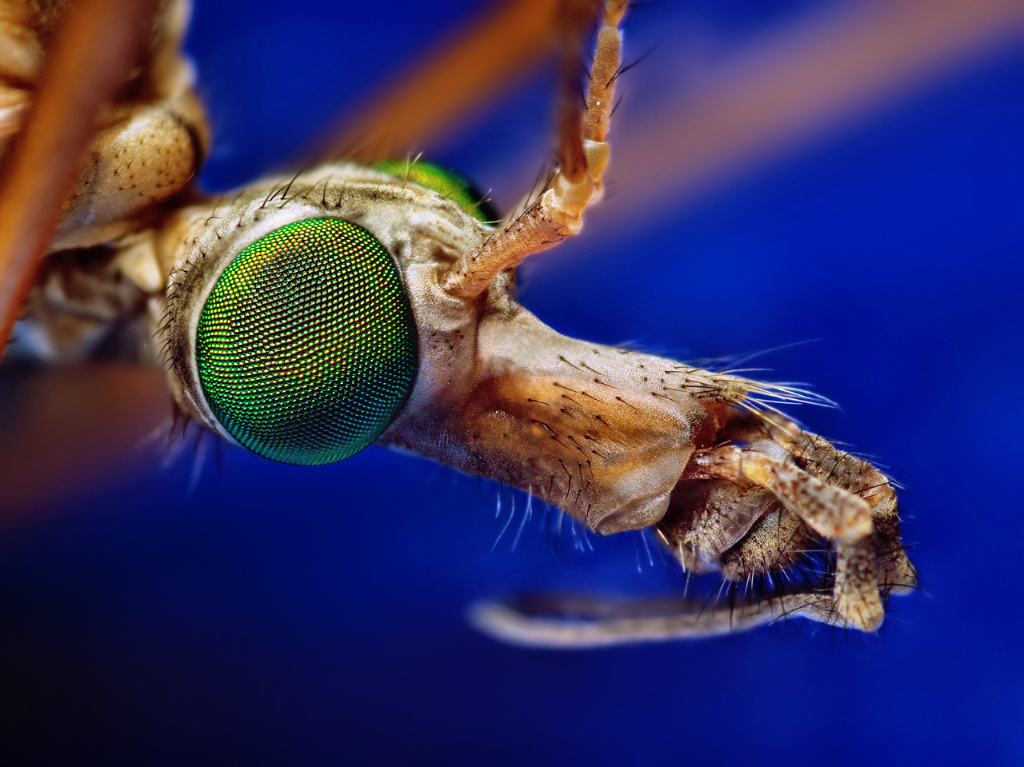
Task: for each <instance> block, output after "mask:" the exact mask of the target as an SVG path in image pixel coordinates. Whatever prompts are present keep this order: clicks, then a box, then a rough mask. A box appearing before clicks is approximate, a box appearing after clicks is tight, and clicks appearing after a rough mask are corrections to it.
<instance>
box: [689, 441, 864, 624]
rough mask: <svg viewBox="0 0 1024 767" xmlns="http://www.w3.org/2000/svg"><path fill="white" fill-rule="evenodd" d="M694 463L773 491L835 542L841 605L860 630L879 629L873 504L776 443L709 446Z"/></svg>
mask: <svg viewBox="0 0 1024 767" xmlns="http://www.w3.org/2000/svg"><path fill="white" fill-rule="evenodd" d="M762 451H763V452H762ZM694 464H695V465H696V466H697V467H698V469H697V472H699V475H698V476H703V477H705V478H709V479H711V478H714V479H731V480H734V481H741V482H749V483H751V484H753V485H755V486H757V487H763V488H765V489H766V490H770V491H771V492H772V494H773V495H775V497H776V498H778V499H779V500H780V501H782V504H783V505H784V506H785V507H786V508H787V509H788V510H789V511H791V512H792V513H793V514H796V515H797V516H798V517H799V518H800V519H802V520H803V521H804V523H805V524H806V525H807V526H808V527H810V528H811V529H812V530H814V531H815V532H816V533H818V534H819V535H821V536H823V537H825V538H829V539H832V540H834V541H835V542H836V549H837V552H838V557H837V564H836V582H835V587H834V598H835V602H836V608H837V609H838V611H839V613H840V615H842V616H843V618H845V619H846V620H847V621H849V622H850V623H851V624H852V625H853V626H855V627H856V628H859V629H862V630H864V631H874V630H875V629H876V628H878V626H879V625H880V624H881V622H882V618H883V617H884V611H883V608H882V599H881V595H880V594H879V588H878V580H877V578H876V574H875V550H874V548H873V546H872V532H873V527H872V522H871V506H870V505H869V504H868V502H867V501H866V500H864V499H863V498H861V497H860V496H858V495H855V494H854V493H851V492H849V491H848V490H845V489H843V488H840V487H836V486H833V485H829V484H827V483H826V482H825V481H824V480H822V479H820V478H819V477H815V476H813V475H811V474H810V473H808V472H806V471H804V470H803V469H801V468H800V467H798V466H797V465H796V463H795V462H794V461H793V459H792V457H791V456H790V455H789V454H788V453H786V452H785V450H784V449H783V448H782V447H781V446H780V445H778V443H776V442H772V441H766V442H764V443H754V445H752V446H751V447H750V448H739V447H723V448H715V449H712V450H706V451H703V452H701V453H699V454H698V455H696V456H694ZM694 478H697V477H696V476H695V477H694Z"/></svg>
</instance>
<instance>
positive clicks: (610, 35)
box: [443, 0, 627, 297]
mask: <svg viewBox="0 0 1024 767" xmlns="http://www.w3.org/2000/svg"><path fill="white" fill-rule="evenodd" d="M626 5H627V2H626V0H606V2H605V3H604V11H603V18H602V26H601V29H600V31H599V33H598V37H597V48H596V51H595V54H594V63H593V67H592V72H591V78H590V85H589V88H588V94H587V102H586V109H585V111H584V110H582V109H581V108H580V106H579V105H578V104H577V103H575V98H574V93H573V82H574V76H573V72H574V69H575V67H576V65H577V61H576V56H575V46H571V45H567V46H566V48H565V53H564V58H563V66H562V69H563V78H564V84H563V94H562V110H561V117H560V120H559V122H560V128H559V144H560V147H559V154H560V163H559V168H558V170H557V171H556V172H555V175H554V177H553V178H552V180H551V182H550V184H549V186H548V188H547V190H546V191H545V192H544V193H543V194H541V196H540V198H539V199H538V200H537V201H536V202H535V203H533V204H532V205H531V206H530V207H529V208H527V209H526V211H524V212H523V213H522V214H521V215H519V216H517V217H515V218H514V219H512V220H511V221H509V222H507V223H506V224H505V226H504V227H503V228H502V229H501V230H499V231H498V232H496V233H495V234H494V235H493V236H492V237H490V238H489V239H488V240H487V241H486V242H485V243H484V244H483V245H481V246H480V247H479V248H476V249H475V250H473V251H471V252H469V253H467V254H466V255H465V256H464V257H463V258H462V259H461V261H460V263H459V264H458V265H457V267H456V268H455V269H454V270H453V271H452V272H451V273H450V274H449V275H448V277H447V278H446V280H445V282H444V283H443V284H444V288H445V290H447V291H448V292H450V293H452V294H454V295H458V296H465V297H471V296H476V295H479V294H480V293H482V292H483V291H484V289H486V288H487V286H488V285H489V284H490V283H491V281H492V280H493V279H494V278H495V277H496V276H497V275H498V274H500V273H501V272H503V271H505V270H506V269H511V268H513V267H515V266H516V265H517V264H519V263H520V262H521V261H522V260H523V259H524V258H526V257H527V256H528V255H530V254H532V253H537V252H539V251H541V250H544V249H546V248H549V247H551V246H552V245H555V244H557V243H558V242H560V241H561V240H563V239H565V238H566V237H571V236H572V235H574V234H576V233H577V232H578V231H579V229H580V227H581V225H582V223H583V212H584V211H585V210H586V208H587V207H588V206H589V205H591V204H592V203H593V202H595V201H596V200H597V199H598V197H599V196H600V189H601V179H602V176H603V174H604V171H605V168H606V167H607V165H608V144H607V142H606V141H605V138H606V136H607V133H608V123H609V120H610V118H611V112H612V107H613V101H614V95H615V80H616V75H617V74H618V72H619V68H620V67H621V65H622V33H621V31H620V30H619V24H620V23H621V21H622V16H623V14H624V13H625V11H626ZM566 6H567V9H568V10H567V14H566V15H567V17H568V21H567V22H566V25H567V27H569V28H570V30H571V31H572V32H573V34H572V35H570V38H571V39H576V38H577V37H578V36H581V35H582V33H583V32H584V31H585V30H586V27H587V19H588V16H589V14H584V13H582V12H581V8H582V6H577V5H574V4H572V3H567V4H566Z"/></svg>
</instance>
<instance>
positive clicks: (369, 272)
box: [195, 218, 418, 465]
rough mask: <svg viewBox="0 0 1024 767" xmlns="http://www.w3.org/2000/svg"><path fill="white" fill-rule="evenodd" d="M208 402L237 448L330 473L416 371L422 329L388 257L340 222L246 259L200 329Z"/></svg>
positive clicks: (280, 237) (395, 406)
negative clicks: (332, 465) (330, 465)
mask: <svg viewBox="0 0 1024 767" xmlns="http://www.w3.org/2000/svg"><path fill="white" fill-rule="evenodd" d="M195 350H196V364H197V369H198V373H199V381H200V385H201V387H202V390H203V393H204V394H205V396H206V399H207V401H208V403H209V405H210V408H211V410H212V411H213V414H214V415H215V416H216V418H217V420H218V421H219V422H220V424H221V426H223V427H224V429H225V430H226V431H227V432H228V433H229V434H231V436H232V437H234V438H235V439H236V440H237V441H238V442H239V443H240V444H242V445H244V446H245V447H247V448H248V449H249V450H252V451H253V452H254V453H257V454H258V455H261V456H263V457H265V458H270V459H272V460H275V461H281V462H283V463H292V464H303V465H318V464H325V463H333V462H335V461H340V460H342V459H344V458H348V457H349V456H351V455H353V454H355V453H357V452H359V451H360V450H362V449H363V448H364V447H366V446H367V445H369V444H370V443H371V442H373V441H374V440H375V439H377V437H379V436H380V435H381V433H382V432H383V431H384V430H385V429H386V428H387V427H388V424H390V423H391V421H393V420H394V418H395V417H396V416H397V415H398V413H399V411H400V410H401V409H402V406H403V405H404V404H405V401H406V399H407V398H408V396H409V393H410V392H411V390H412V387H413V383H414V381H415V379H416V371H417V356H418V355H417V339H416V323H415V321H414V319H413V316H412V309H411V308H410V306H409V301H408V299H407V298H406V295H405V290H404V288H403V286H402V281H401V278H400V276H399V273H398V269H397V268H396V266H395V264H394V262H393V260H392V258H391V255H390V254H389V253H388V251H387V250H386V249H385V248H384V246H383V245H381V243H380V242H378V240H377V239H376V238H375V237H374V236H373V235H372V234H370V233H369V232H368V231H366V230H365V229H363V228H362V227H360V226H357V225H356V224H353V223H350V222H348V221H342V220H338V219H326V218H320V219H309V220H305V221H297V222H294V223H291V224H288V225H286V226H282V227H281V228H280V229H276V230H274V231H273V232H271V233H270V234H267V235H265V236H264V237H262V238H260V239H259V240H257V241H256V242H254V243H253V244H252V245H249V246H248V247H247V248H245V249H244V250H242V251H241V252H240V253H239V254H238V255H237V256H236V257H235V258H234V260H233V261H232V262H231V263H230V264H229V265H228V266H227V268H226V269H225V270H224V272H223V273H222V274H221V275H220V277H219V278H218V279H217V282H216V284H215V285H214V287H213V289H212V291H211V292H210V294H209V297H208V298H207V299H206V303H205V304H204V306H203V309H202V312H201V313H200V315H199V322H198V326H197V329H196V339H195Z"/></svg>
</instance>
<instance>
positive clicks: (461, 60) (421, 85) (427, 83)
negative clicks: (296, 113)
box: [314, 0, 559, 162]
mask: <svg viewBox="0 0 1024 767" xmlns="http://www.w3.org/2000/svg"><path fill="white" fill-rule="evenodd" d="M558 5H559V0H506V2H503V3H501V4H499V5H497V6H496V7H495V8H494V9H493V10H491V11H489V12H488V13H486V14H484V15H483V16H481V17H480V18H479V19H477V20H475V21H474V22H472V23H471V24H470V25H469V26H468V27H466V28H465V29H463V30H461V31H460V32H459V33H457V34H456V35H455V36H454V38H452V39H449V40H446V41H445V42H444V43H443V44H441V45H439V46H436V47H435V48H434V49H433V50H432V51H431V52H430V53H429V54H427V56H426V57H424V59H422V60H420V61H419V62H417V63H415V64H411V65H410V66H408V67H407V68H406V70H405V71H406V72H407V73H408V74H407V76H406V77H405V78H403V79H402V80H400V81H398V82H396V83H393V84H392V85H390V86H385V88H384V91H385V92H384V94H383V95H382V96H380V97H378V98H376V99H375V100H374V101H373V102H371V103H370V104H368V105H366V106H365V107H363V108H362V109H361V110H357V112H356V114H357V115H358V118H357V119H356V121H355V122H354V123H350V124H348V125H347V126H346V129H345V130H344V132H342V133H341V135H340V136H339V137H337V138H335V139H333V140H332V141H331V142H330V143H329V145H328V146H327V148H326V149H322V150H320V151H317V152H315V153H314V154H315V158H316V160H317V161H320V160H330V159H352V160H358V161H361V162H372V161H374V160H379V159H382V158H385V157H396V156H400V155H404V154H406V153H408V152H411V151H417V150H420V149H422V148H423V146H424V144H426V143H427V142H428V141H430V140H431V139H432V138H434V137H435V136H437V135H438V134H439V133H442V132H443V131H444V130H446V129H447V128H449V127H450V126H452V125H456V124H458V123H459V122H460V121H461V120H462V119H463V118H464V117H465V115H466V114H467V113H468V112H470V111H472V110H473V109H475V108H476V107H477V106H478V105H479V104H480V103H482V102H484V101H486V100H488V99H491V98H493V97H494V96H495V95H497V94H499V93H500V92H501V90H502V87H503V86H505V85H506V84H508V83H511V82H513V81H515V80H516V79H517V78H519V77H521V76H523V75H524V74H526V73H527V72H528V71H529V70H530V69H532V68H534V67H536V66H537V65H538V64H539V63H541V62H542V61H543V60H544V58H545V57H546V56H547V55H549V54H551V53H553V52H554V50H555V46H556V43H557V42H558V36H557V34H556V33H557V32H558V28H557V26H556V25H555V24H554V16H555V12H556V9H557V7H558Z"/></svg>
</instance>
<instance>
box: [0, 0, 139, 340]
mask: <svg viewBox="0 0 1024 767" xmlns="http://www.w3.org/2000/svg"><path fill="white" fill-rule="evenodd" d="M158 2H159V0H82V1H81V2H80V3H78V4H77V5H73V6H72V7H71V8H70V10H69V11H68V15H67V17H66V18H65V19H64V21H63V23H62V25H61V28H60V30H59V32H58V34H57V38H56V41H55V42H54V45H53V49H52V51H51V53H50V56H49V58H48V59H47V62H46V65H45V69H44V70H43V74H42V78H41V81H40V85H39V88H38V90H37V92H36V96H35V98H36V102H35V104H34V105H33V106H32V108H31V111H30V113H29V117H28V119H27V121H26V122H25V126H24V129H23V130H22V133H21V135H20V136H19V137H18V139H17V140H16V144H15V146H14V150H13V152H12V154H11V157H10V158H5V159H9V161H8V162H6V163H5V166H4V168H3V183H2V184H0V355H2V354H3V350H4V348H5V347H6V346H7V339H8V338H9V336H10V333H11V329H12V328H13V327H14V323H15V321H16V320H17V317H18V312H19V309H20V306H21V303H22V301H23V300H24V297H25V294H26V293H27V292H28V289H29V287H30V285H31V284H32V279H33V276H34V275H35V273H36V268H35V267H36V264H37V263H38V262H39V259H40V258H41V257H42V256H43V253H44V251H45V248H46V244H47V242H49V240H50V236H51V234H52V233H53V230H54V227H55V226H56V225H57V220H58V218H59V216H60V209H61V203H62V202H63V201H64V198H65V196H66V195H67V193H68V190H69V189H70V187H71V184H72V182H73V181H74V178H75V174H76V173H77V171H78V169H79V165H80V157H81V155H82V152H83V150H84V149H85V146H86V143H87V142H88V140H89V139H90V137H91V136H92V133H93V130H92V128H93V123H94V120H95V117H96V115H97V114H98V111H99V108H100V105H101V104H102V103H103V102H105V101H106V100H108V99H110V98H111V97H112V96H113V95H114V93H115V92H116V90H117V88H118V87H119V86H120V85H121V83H122V82H124V79H125V77H126V75H127V74H128V72H129V69H130V68H131V66H132V63H133V62H134V61H135V59H136V58H137V56H138V54H139V52H140V51H141V49H142V44H143V41H144V34H145V32H146V28H147V27H146V24H147V22H148V21H149V20H150V19H152V17H153V13H154V11H155V10H156V8H157V5H158Z"/></svg>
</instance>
